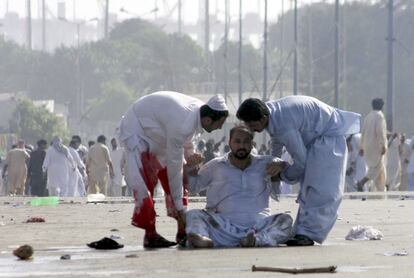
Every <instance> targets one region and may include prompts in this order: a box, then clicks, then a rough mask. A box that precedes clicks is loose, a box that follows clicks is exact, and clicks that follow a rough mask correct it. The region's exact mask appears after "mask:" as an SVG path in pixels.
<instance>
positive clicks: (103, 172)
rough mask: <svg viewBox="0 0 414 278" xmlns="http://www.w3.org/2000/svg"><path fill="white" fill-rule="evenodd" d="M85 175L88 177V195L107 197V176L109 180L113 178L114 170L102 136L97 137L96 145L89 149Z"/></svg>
mask: <svg viewBox="0 0 414 278" xmlns="http://www.w3.org/2000/svg"><path fill="white" fill-rule="evenodd" d="M86 173H87V175H88V193H89V194H94V193H102V194H104V195H108V175H109V176H110V178H111V179H112V178H113V177H114V168H113V166H112V160H111V156H110V154H109V149H108V147H107V146H106V137H105V136H104V135H99V136H98V139H97V142H96V144H94V145H93V146H92V147H91V148H90V149H89V153H88V158H87V159H86Z"/></svg>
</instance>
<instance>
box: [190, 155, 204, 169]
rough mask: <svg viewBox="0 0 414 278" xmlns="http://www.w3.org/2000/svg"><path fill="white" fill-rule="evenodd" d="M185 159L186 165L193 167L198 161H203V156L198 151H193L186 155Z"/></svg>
mask: <svg viewBox="0 0 414 278" xmlns="http://www.w3.org/2000/svg"><path fill="white" fill-rule="evenodd" d="M186 161H187V164H186V166H187V167H193V166H196V165H198V164H200V163H203V161H204V157H203V156H202V155H201V154H199V153H193V154H192V155H190V156H189V157H187V159H186Z"/></svg>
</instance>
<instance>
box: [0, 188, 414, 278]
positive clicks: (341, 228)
mask: <svg viewBox="0 0 414 278" xmlns="http://www.w3.org/2000/svg"><path fill="white" fill-rule="evenodd" d="M371 197H372V199H371ZM358 198H359V199H350V198H349V196H348V198H347V199H345V200H344V201H343V203H342V205H341V208H340V212H339V219H338V221H337V224H336V225H335V227H334V229H333V230H332V232H331V234H330V235H329V238H328V240H327V241H326V242H325V243H324V244H323V245H316V246H313V247H300V248H298V247H295V248H293V247H280V248H252V249H241V248H234V249H216V250H177V249H176V248H170V249H167V250H157V251H148V250H144V249H143V248H142V235H143V233H142V232H141V231H140V230H138V229H136V228H134V227H132V226H131V225H129V222H130V215H131V211H132V207H133V204H132V203H131V202H130V200H129V199H119V198H118V199H110V201H112V203H108V204H86V200H85V199H82V198H79V199H65V200H64V201H65V202H64V203H62V204H59V205H57V206H53V207H46V206H43V207H32V206H30V205H28V204H27V202H28V201H29V200H30V199H31V198H9V197H8V198H5V197H3V198H0V277H105V276H111V277H141V276H142V277H155V276H156V277H207V276H209V277H212V276H215V277H263V276H269V277H270V276H272V277H283V276H289V275H291V274H278V273H265V272H251V267H252V265H257V266H269V267H292V268H293V267H321V266H329V265H337V266H338V272H337V273H336V274H324V275H321V274H316V275H311V277H351V276H352V277H413V276H414V274H412V265H413V262H414V260H413V259H414V258H413V257H414V216H413V215H414V200H408V199H405V200H401V199H400V198H399V197H398V196H397V197H392V198H391V197H388V198H385V199H384V198H382V197H381V198H382V199H378V198H377V197H375V196H370V198H368V199H367V200H366V201H362V200H361V199H360V198H361V195H360V196H358ZM70 200H73V201H74V203H70ZM195 201H197V200H195ZM203 206H204V203H203V202H191V203H190V208H201V207H203ZM157 207H158V212H159V214H160V215H161V216H160V217H158V218H157V221H158V227H159V232H160V233H161V234H163V235H165V236H166V237H167V238H169V239H171V240H173V238H174V236H175V224H174V221H172V220H171V219H169V218H168V217H165V210H164V208H163V204H162V203H158V204H157ZM271 208H272V211H273V212H289V213H291V215H292V216H293V217H295V213H296V210H297V204H296V203H295V201H294V198H284V199H282V200H281V202H280V203H276V202H272V204H271ZM33 216H41V217H44V218H45V219H46V223H30V224H27V223H23V222H24V221H25V220H27V219H28V218H29V217H33ZM358 224H359V225H371V226H373V227H375V228H377V229H379V230H381V231H382V232H383V233H384V239H383V240H381V241H346V240H345V235H346V234H347V233H348V231H349V230H350V229H351V227H352V226H355V225H358ZM111 229H118V230H119V231H117V232H116V231H115V232H113V231H111ZM110 235H117V236H120V237H122V238H121V239H120V240H118V241H119V242H120V243H123V244H125V247H124V248H123V249H119V250H116V251H96V250H92V249H90V248H88V247H87V246H86V245H85V244H86V243H88V242H91V241H94V240H98V239H100V238H102V237H104V236H110ZM22 244H30V245H32V246H33V247H34V248H35V254H34V258H33V260H31V261H20V260H17V259H16V258H15V257H14V256H13V255H12V251H13V249H15V248H16V247H18V246H19V245H22ZM395 251H407V252H408V256H385V255H384V253H386V252H395ZM64 254H70V255H71V260H68V261H63V260H60V256H61V255H64ZM131 254H134V255H135V257H133V258H127V257H126V256H127V255H131Z"/></svg>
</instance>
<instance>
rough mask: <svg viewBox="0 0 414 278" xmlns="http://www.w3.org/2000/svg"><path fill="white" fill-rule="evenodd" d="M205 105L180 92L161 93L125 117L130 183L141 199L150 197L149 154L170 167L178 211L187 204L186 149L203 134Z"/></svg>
mask: <svg viewBox="0 0 414 278" xmlns="http://www.w3.org/2000/svg"><path fill="white" fill-rule="evenodd" d="M203 104H204V103H203V102H202V101H200V100H198V99H196V98H193V97H190V96H187V95H184V94H180V93H177V92H168V91H166V92H157V93H153V94H150V95H147V96H144V97H142V98H140V99H139V100H137V101H136V102H135V103H134V104H133V105H132V107H131V108H130V109H129V110H128V111H127V112H126V113H125V115H124V116H123V118H122V120H121V122H120V126H119V139H120V140H121V142H123V144H124V146H125V151H126V164H127V169H126V176H125V177H126V182H127V184H128V186H129V187H130V188H132V189H134V190H137V191H138V196H139V198H140V200H138V202H140V201H142V200H143V199H145V198H147V197H149V192H148V191H147V190H146V188H145V186H142V185H145V184H144V181H143V179H142V177H141V174H140V170H139V169H141V168H142V167H141V161H140V153H142V152H145V151H149V152H151V153H153V154H155V155H156V157H157V159H158V160H159V161H160V163H161V164H162V165H163V166H166V167H167V172H168V182H169V186H170V189H171V196H172V199H173V200H174V204H175V206H176V209H177V210H182V209H183V208H184V207H183V203H182V198H183V185H182V182H183V172H182V171H183V170H182V168H183V162H184V150H185V148H188V149H190V150H189V152H191V150H193V149H194V146H193V144H192V140H193V139H195V138H196V137H197V135H199V134H200V133H201V132H202V127H201V122H200V107H201V106H202V105H203Z"/></svg>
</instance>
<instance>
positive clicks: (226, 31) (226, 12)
mask: <svg viewBox="0 0 414 278" xmlns="http://www.w3.org/2000/svg"><path fill="white" fill-rule="evenodd" d="M228 41H229V0H224V55H223V56H224V63H223V64H224V76H223V81H224V99H225V100H226V102H227V97H228V91H227V90H228V88H227V75H228V73H227V70H228V69H227V54H228V53H227V51H228Z"/></svg>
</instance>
